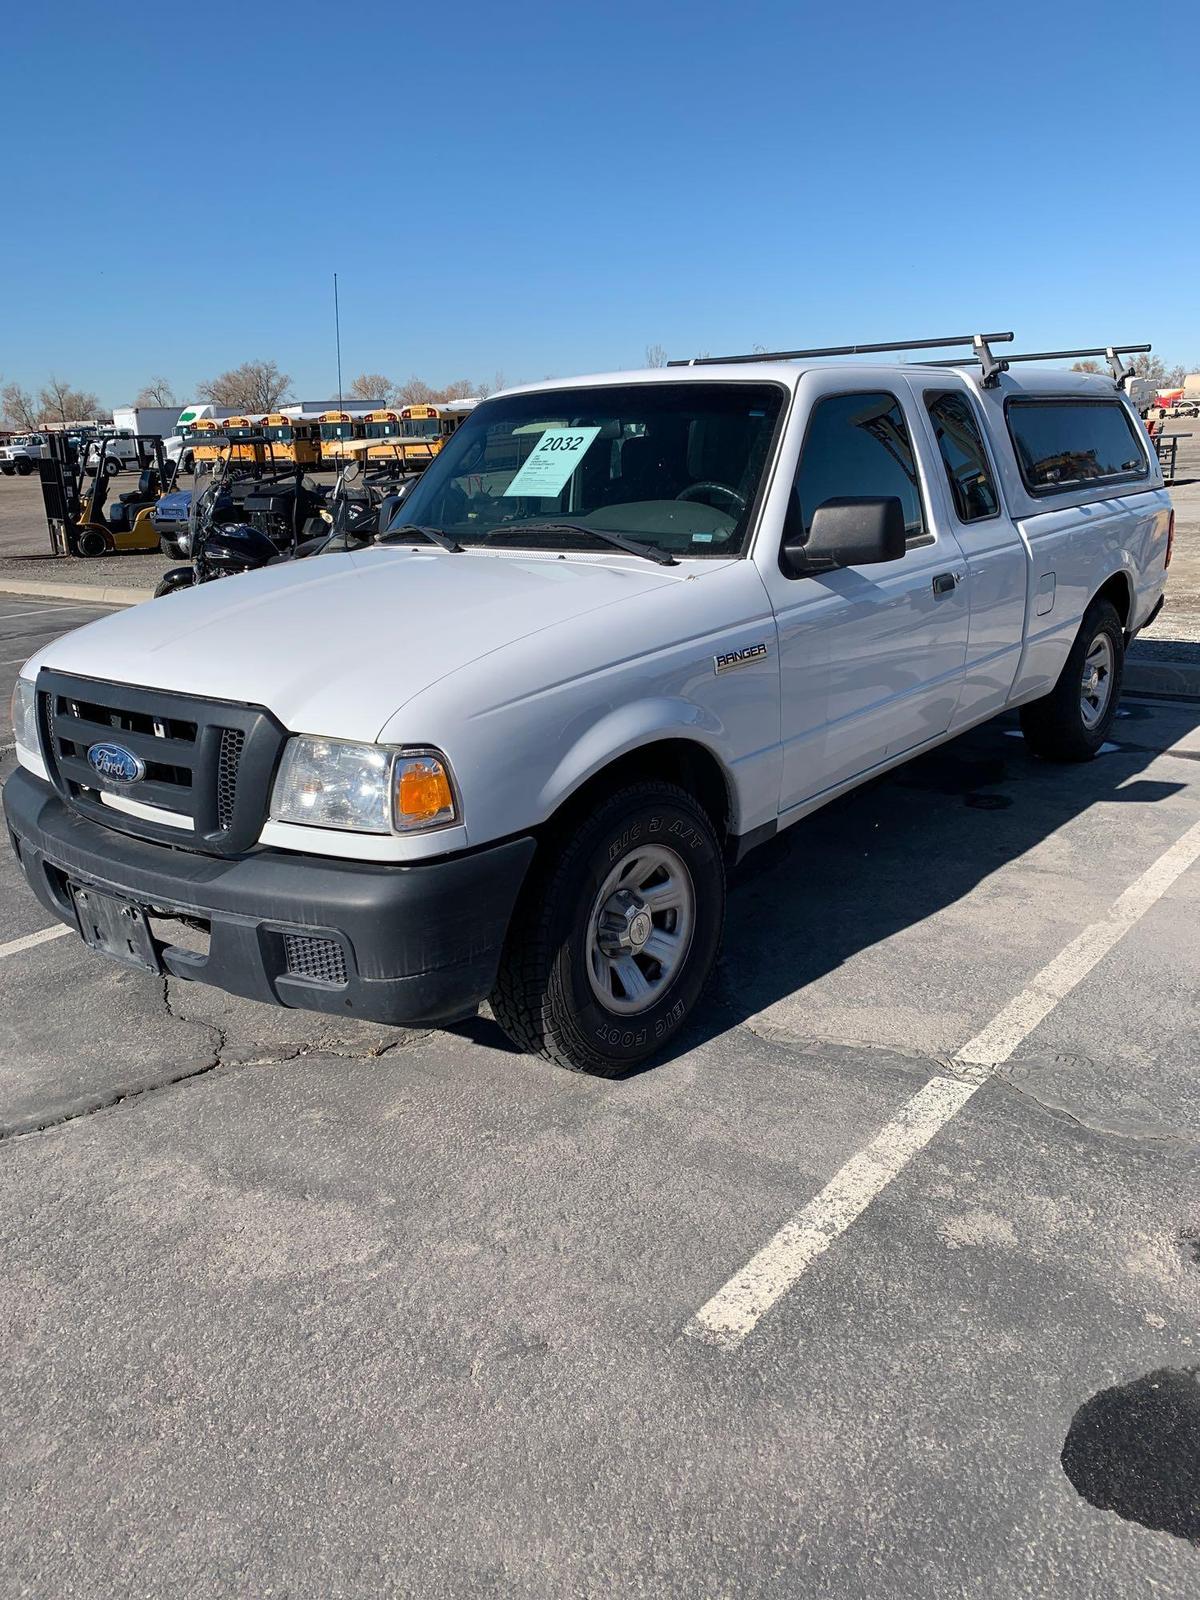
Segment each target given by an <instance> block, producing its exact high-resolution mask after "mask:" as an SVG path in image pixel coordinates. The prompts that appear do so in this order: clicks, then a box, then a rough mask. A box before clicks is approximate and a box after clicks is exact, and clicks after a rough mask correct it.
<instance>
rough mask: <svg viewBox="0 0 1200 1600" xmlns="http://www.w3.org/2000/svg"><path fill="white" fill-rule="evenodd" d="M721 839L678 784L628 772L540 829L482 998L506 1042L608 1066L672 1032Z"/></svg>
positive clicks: (703, 947)
mask: <svg viewBox="0 0 1200 1600" xmlns="http://www.w3.org/2000/svg"><path fill="white" fill-rule="evenodd" d="M724 920H725V870H724V863H723V861H722V856H721V845H720V841H719V840H718V838H717V834H716V830H715V829H714V827H713V825H712V821H711V820H710V818H709V816H708V815H707V813H706V812H705V811H704V810H703V808H702V807H701V806H700V805H698V804H697V802H696V801H695V800H694V799H693V798H692V796H691V795H689V794H688V793H687V792H686V791H685V790H683V789H679V788H676V787H675V786H674V785H673V784H667V783H639V784H633V785H630V787H628V788H625V789H621V790H619V791H618V792H616V793H615V794H612V795H610V796H609V797H608V799H606V800H605V801H604V802H603V803H602V804H601V805H600V806H599V807H598V808H597V809H596V810H595V811H594V812H593V813H592V815H591V816H590V817H588V818H586V819H585V820H584V821H583V822H582V823H576V824H575V825H574V826H572V827H571V829H570V831H569V832H566V831H564V833H563V834H561V835H560V836H559V837H558V838H557V839H556V840H554V841H552V842H549V841H548V842H547V845H546V847H545V853H544V855H543V856H542V858H541V859H540V860H539V862H537V863H535V866H534V871H533V874H532V876H531V879H530V881H529V883H528V885H527V886H526V889H525V891H524V893H523V895H522V898H521V902H520V904H519V906H518V908H517V911H516V914H515V915H514V917H513V923H512V926H511V928H510V929H509V935H508V939H507V942H506V945H505V950H504V955H503V957H502V959H501V964H500V972H499V975H498V977H497V981H496V988H495V990H494V992H493V994H492V1010H493V1012H494V1013H495V1016H496V1020H497V1021H498V1022H499V1024H500V1026H501V1027H502V1028H503V1029H504V1031H505V1032H506V1033H507V1034H508V1036H509V1038H511V1039H512V1040H513V1042H514V1043H515V1044H517V1045H519V1046H520V1047H521V1049H523V1050H528V1051H530V1052H532V1053H534V1054H537V1055H541V1056H543V1057H545V1059H546V1060H548V1061H553V1062H555V1063H556V1064H557V1065H558V1066H561V1067H567V1068H570V1069H572V1070H574V1071H576V1072H591V1073H598V1074H600V1075H602V1076H606V1077H611V1076H615V1075H619V1074H621V1073H623V1072H626V1071H628V1070H629V1069H630V1068H631V1067H634V1066H637V1065H638V1064H639V1063H640V1062H642V1061H644V1060H646V1059H647V1057H649V1056H651V1055H653V1054H654V1053H655V1052H656V1051H658V1050H661V1049H662V1048H663V1046H664V1045H666V1044H667V1043H668V1042H669V1041H670V1039H671V1038H672V1037H673V1036H674V1035H675V1034H676V1033H678V1031H679V1029H680V1028H681V1027H682V1026H683V1024H684V1021H685V1020H686V1018H687V1017H688V1015H689V1014H690V1012H691V1011H692V1010H693V1008H694V1007H695V1005H696V1002H697V1000H698V999H699V997H700V995H701V993H702V991H703V989H704V986H705V984H706V982H707V981H708V978H709V976H710V975H711V973H712V969H713V965H714V963H715V961H716V957H717V951H718V949H719V947H720V943H721V930H722V927H723V924H724Z"/></svg>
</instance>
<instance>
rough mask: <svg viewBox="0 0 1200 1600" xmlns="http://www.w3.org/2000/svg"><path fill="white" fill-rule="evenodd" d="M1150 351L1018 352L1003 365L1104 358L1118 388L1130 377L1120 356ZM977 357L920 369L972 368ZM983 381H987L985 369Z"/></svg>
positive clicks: (1133, 347)
mask: <svg viewBox="0 0 1200 1600" xmlns="http://www.w3.org/2000/svg"><path fill="white" fill-rule="evenodd" d="M1150 349H1151V346H1150V345H1148V344H1100V345H1092V346H1090V347H1089V348H1088V349H1086V350H1020V351H1017V352H1016V353H1014V354H1013V355H1006V356H1005V358H1004V361H1003V365H1004V366H1005V367H1007V366H1008V365H1009V363H1010V362H1013V361H1073V360H1075V359H1076V358H1077V357H1079V356H1104V357H1105V358H1106V360H1107V361H1108V366H1109V371H1110V372H1111V373H1112V376H1113V382H1114V383H1115V384H1117V386H1118V387H1120V385H1121V383H1122V382H1123V381H1124V380H1125V379H1126V378H1127V377H1129V376H1130V374H1131V372H1132V371H1133V369H1132V367H1127V366H1126V365H1125V363H1124V362H1123V361H1122V360H1121V357H1122V356H1130V355H1145V354H1146V352H1147V351H1149V350H1150ZM978 360H979V357H978V356H977V355H976V356H955V357H951V358H950V359H949V360H946V361H941V360H938V361H920V362H918V363H917V365H918V366H922V367H965V366H973V365H974V364H975V362H976V361H978ZM984 381H985V382H986V381H987V376H986V368H985V376H984Z"/></svg>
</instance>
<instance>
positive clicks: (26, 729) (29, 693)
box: [12, 678, 41, 756]
mask: <svg viewBox="0 0 1200 1600" xmlns="http://www.w3.org/2000/svg"><path fill="white" fill-rule="evenodd" d="M12 725H13V738H14V740H15V741H16V742H17V744H19V745H20V746H21V748H22V750H28V751H29V753H30V755H35V756H36V755H38V754H39V753H40V751H41V741H40V740H39V739H38V731H37V688H36V686H35V685H34V684H33V683H32V682H31V681H30V680H29V679H28V678H18V679H17V681H16V683H15V684H14V685H13V692H12Z"/></svg>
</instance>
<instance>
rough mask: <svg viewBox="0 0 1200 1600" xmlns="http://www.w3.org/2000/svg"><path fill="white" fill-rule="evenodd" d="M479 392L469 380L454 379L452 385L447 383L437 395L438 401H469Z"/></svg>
mask: <svg viewBox="0 0 1200 1600" xmlns="http://www.w3.org/2000/svg"><path fill="white" fill-rule="evenodd" d="M478 393H479V390H478V389H477V388H476V386H475V385H474V384H473V383H472V382H471V380H470V378H456V379H455V380H454V382H453V383H448V384H447V385H446V387H445V388H444V389H443V390H442V391H441V393H440V394H439V395H438V399H439V400H469V399H470V398H471V396H472V395H473V394H478Z"/></svg>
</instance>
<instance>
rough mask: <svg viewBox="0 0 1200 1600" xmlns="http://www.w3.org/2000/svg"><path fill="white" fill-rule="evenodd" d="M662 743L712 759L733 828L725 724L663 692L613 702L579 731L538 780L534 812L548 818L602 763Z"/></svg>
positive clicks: (733, 787) (736, 801)
mask: <svg viewBox="0 0 1200 1600" xmlns="http://www.w3.org/2000/svg"><path fill="white" fill-rule="evenodd" d="M666 741H683V742H685V743H689V744H694V745H697V746H699V747H700V748H701V749H702V750H703V751H705V752H706V753H707V754H708V755H709V756H710V757H711V758H712V759H713V760H714V761H715V762H716V764H717V766H718V767H719V768H720V770H721V774H722V777H723V778H724V782H725V788H726V792H727V794H728V799H729V817H730V826H731V828H732V829H733V831H734V832H737V831H738V820H739V817H740V814H741V805H740V797H739V793H738V784H737V783H736V782H735V781H734V778H733V774H732V770H731V765H730V761H729V758H728V751H729V740H728V737H727V733H726V730H725V728H724V727H723V725H722V723H721V721H720V719H719V718H718V717H716V716H714V715H713V713H712V712H711V711H708V710H706V709H705V708H704V707H702V706H698V705H695V704H693V703H692V702H691V701H688V700H684V699H682V698H676V697H674V696H668V695H660V696H654V697H652V698H648V699H644V700H635V701H633V702H631V703H630V704H629V705H624V706H618V707H616V708H614V709H613V710H611V711H608V712H606V713H605V714H604V715H603V716H600V717H598V718H597V719H596V721H594V722H592V723H590V724H589V725H588V727H586V728H585V729H583V730H582V731H581V732H580V733H579V734H578V736H577V737H576V738H575V739H574V740H573V741H572V743H571V744H570V745H569V746H568V748H567V749H566V750H565V751H564V753H563V755H562V756H561V758H560V759H559V761H558V763H557V764H556V765H555V767H554V768H553V770H552V771H551V772H550V774H549V776H548V777H547V779H546V781H545V783H544V784H543V786H542V789H541V792H540V793H539V795H538V802H537V808H538V813H539V815H540V816H541V817H542V818H543V819H545V818H547V817H550V816H552V815H553V814H554V813H555V812H556V811H557V810H558V809H559V807H560V806H561V805H562V804H563V803H564V802H565V801H567V800H569V799H570V798H571V796H572V795H573V794H574V793H576V791H577V790H579V789H581V788H582V787H583V785H584V784H585V783H587V782H588V781H589V780H590V779H592V778H594V777H595V776H596V775H597V774H598V773H600V772H602V771H603V770H604V769H605V768H606V767H610V766H613V765H614V764H615V763H616V762H618V761H620V760H622V759H623V758H624V757H626V756H629V755H631V754H633V753H634V752H635V751H637V750H641V749H645V748H647V747H649V746H652V745H655V744H661V743H665V742H666Z"/></svg>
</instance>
